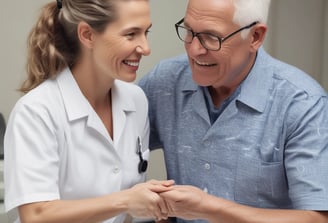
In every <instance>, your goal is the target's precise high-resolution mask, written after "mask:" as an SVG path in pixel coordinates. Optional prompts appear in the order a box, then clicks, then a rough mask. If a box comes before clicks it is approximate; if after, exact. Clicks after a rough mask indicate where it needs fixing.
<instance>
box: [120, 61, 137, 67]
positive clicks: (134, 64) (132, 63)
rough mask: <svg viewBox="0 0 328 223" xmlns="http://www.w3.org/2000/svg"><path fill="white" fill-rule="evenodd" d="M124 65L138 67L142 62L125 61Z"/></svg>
mask: <svg viewBox="0 0 328 223" xmlns="http://www.w3.org/2000/svg"><path fill="white" fill-rule="evenodd" d="M123 63H124V64H126V65H129V66H132V67H138V66H139V63H140V62H139V61H132V60H123Z"/></svg>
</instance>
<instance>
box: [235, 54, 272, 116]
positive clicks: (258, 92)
mask: <svg viewBox="0 0 328 223" xmlns="http://www.w3.org/2000/svg"><path fill="white" fill-rule="evenodd" d="M269 58H270V56H269V55H268V54H267V53H266V52H265V51H264V50H263V49H262V48H260V49H259V50H258V53H257V57H256V60H255V63H254V65H253V68H252V70H251V71H250V73H249V74H248V76H247V78H246V79H245V80H244V81H243V82H242V84H241V89H240V95H239V97H238V98H237V100H239V101H240V102H242V103H244V104H246V105H247V106H249V107H251V108H253V109H255V110H257V111H258V112H263V111H264V109H265V106H266V104H267V101H268V99H269V95H270V92H269V91H270V88H271V86H272V78H271V77H272V75H273V71H272V68H270V66H268V63H269Z"/></svg>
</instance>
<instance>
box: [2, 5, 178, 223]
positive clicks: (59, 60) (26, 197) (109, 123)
mask: <svg viewBox="0 0 328 223" xmlns="http://www.w3.org/2000/svg"><path fill="white" fill-rule="evenodd" d="M150 27H151V21H150V11H149V2H148V0H84V1H79V0H66V1H59V0H57V2H55V1H54V2H52V3H49V4H47V5H46V6H45V7H44V8H43V9H42V11H41V15H40V17H39V19H38V21H37V23H36V25H35V27H34V28H33V29H32V31H31V33H30V36H29V39H28V49H29V51H28V61H27V74H28V78H27V79H26V81H25V82H24V83H23V84H22V86H21V88H20V90H21V91H22V92H24V93H26V94H25V95H24V96H23V97H22V98H21V99H20V100H19V101H18V102H17V103H16V105H15V107H14V109H13V111H12V113H11V115H10V118H9V122H8V127H7V131H6V135H5V205H6V210H7V211H9V212H10V214H12V213H14V214H16V215H17V219H16V222H29V223H37V222H42V223H46V222H49V223H55V222H58V223H59V222H60V223H63V222H69V223H74V222H83V223H84V222H106V223H109V222H115V223H119V222H123V221H124V219H125V217H126V216H127V214H128V215H131V216H135V217H147V218H155V219H157V220H160V219H163V218H166V215H167V208H166V205H165V202H164V201H163V200H162V199H161V198H160V196H159V195H158V193H160V192H163V191H167V190H169V189H170V186H171V185H172V184H173V182H172V181H155V180H152V181H149V182H144V183H142V182H143V181H144V180H145V170H146V167H147V161H146V160H147V159H148V156H149V150H148V136H149V126H148V119H147V111H148V104H147V100H146V97H145V96H144V94H143V92H142V90H141V89H140V88H139V87H137V86H136V85H134V84H133V83H128V82H132V81H134V80H135V78H136V71H137V69H138V66H139V63H140V59H141V57H142V56H146V55H149V54H150V48H149V45H148V42H147V33H148V31H149V29H150ZM138 183H139V184H138Z"/></svg>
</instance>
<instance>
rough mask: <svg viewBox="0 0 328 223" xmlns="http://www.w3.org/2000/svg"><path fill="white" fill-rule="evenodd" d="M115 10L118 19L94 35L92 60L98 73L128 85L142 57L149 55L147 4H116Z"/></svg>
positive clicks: (135, 0)
mask: <svg viewBox="0 0 328 223" xmlns="http://www.w3.org/2000/svg"><path fill="white" fill-rule="evenodd" d="M116 9H117V15H118V18H117V19H116V20H115V21H114V22H111V23H109V24H108V26H107V28H106V29H105V31H104V32H103V33H100V34H99V33H98V34H95V40H94V45H93V59H92V60H93V61H94V63H95V64H96V69H97V72H100V73H105V74H107V75H110V76H111V77H112V78H113V79H120V80H123V81H128V82H131V81H134V80H135V78H136V71H137V70H138V67H139V63H140V60H141V58H142V56H147V55H149V54H150V47H149V44H148V40H147V34H148V32H149V29H150V27H151V20H150V7H149V3H148V1H147V0H131V1H118V2H117V5H116Z"/></svg>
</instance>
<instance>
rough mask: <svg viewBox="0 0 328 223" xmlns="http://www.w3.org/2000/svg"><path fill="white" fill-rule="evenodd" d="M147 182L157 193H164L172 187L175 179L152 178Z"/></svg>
mask: <svg viewBox="0 0 328 223" xmlns="http://www.w3.org/2000/svg"><path fill="white" fill-rule="evenodd" d="M146 183H147V184H149V189H150V190H151V191H153V192H155V193H162V192H164V191H168V190H170V189H171V186H173V185H174V181H173V180H167V181H158V180H150V181H148V182H146Z"/></svg>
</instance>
